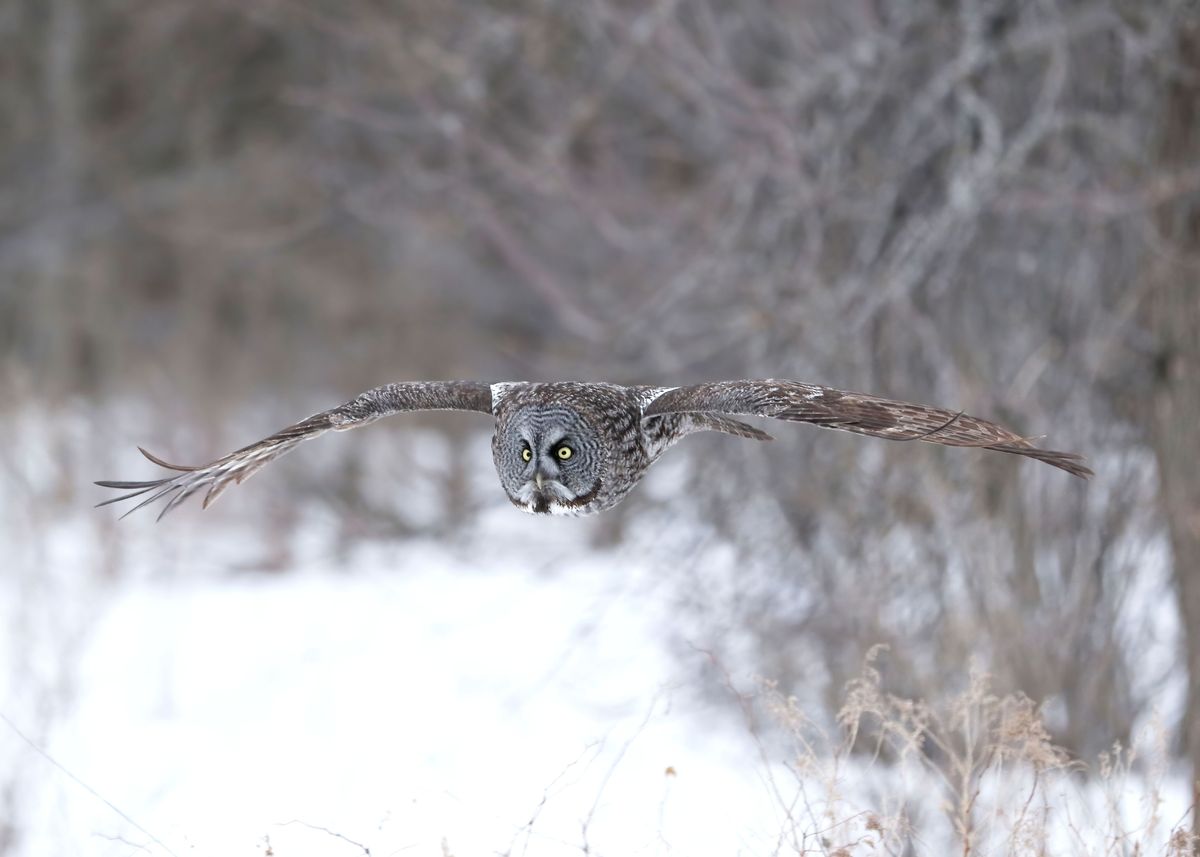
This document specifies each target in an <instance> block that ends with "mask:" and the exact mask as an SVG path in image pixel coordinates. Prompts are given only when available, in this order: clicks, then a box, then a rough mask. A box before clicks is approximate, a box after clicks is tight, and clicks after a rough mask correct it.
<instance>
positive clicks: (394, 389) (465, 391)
mask: <svg viewBox="0 0 1200 857" xmlns="http://www.w3.org/2000/svg"><path fill="white" fill-rule="evenodd" d="M409 411H477V412H479V413H484V414H491V413H492V388H491V386H490V385H488V384H482V383H479V382H476V381H405V382H401V383H399V384H385V385H384V386H382V387H376V388H374V389H372V390H367V391H366V392H365V393H362V394H361V395H359V396H357V397H355V398H354V399H351V400H350V401H349V402H346V403H345V404H344V405H340V406H339V407H336V408H332V409H330V410H328V411H321V412H320V413H319V414H313V415H312V416H311V417H309V418H308V419H305V420H301V421H300V422H298V423H296V424H295V425H290V426H288V427H287V428H285V429H281V430H280V431H277V432H275V434H273V435H271V436H270V437H265V438H263V439H262V440H260V441H258V442H256V443H252V444H250V445H249V446H244V447H242V448H241V449H239V450H236V451H234V452H231V453H229V454H228V455H226V456H223V457H222V458H218V459H217V460H216V461H212V462H210V463H208V464H203V465H199V466H187V465H181V464H169V463H167V462H166V461H163V460H162V459H161V458H158V457H157V456H155V455H152V454H151V453H149V452H147V451H146V450H144V449H142V448H141V447H140V446H139V447H138V450H139V451H140V452H141V453H142V455H144V456H146V458H148V459H150V461H152V462H154V463H155V464H157V465H158V466H159V467H165V468H166V469H168V470H173V471H175V475H174V476H168V477H166V478H164V479H154V480H150V481H147V482H114V481H110V480H102V481H100V482H97V483H96V484H97V485H99V486H101V487H102V488H116V489H119V490H122V491H128V492H129V493H127V494H122V495H120V496H119V497H113V498H112V499H111V500H105V501H104V502H102V503H98V504H97V505H99V506H107V505H108V504H109V503H119V502H121V501H122V500H129V499H132V498H134V497H139V496H141V495H142V494H146V493H150V496H149V497H147V498H146V499H144V500H142V501H141V502H140V503H138V504H137V505H136V506H134V507H133V508H132V509H130V510H129V511H128V512H126V513H125V514H126V515H128V514H129V513H130V512H135V511H137V510H138V509H140V508H142V507H143V506H147V505H149V504H151V503H153V502H155V501H156V500H161V499H163V498H166V503H165V504H164V506H163V508H162V510H161V511H160V512H159V514H158V517H159V518H160V519H161V518H162V516H163V515H165V514H166V513H167V512H169V511H171V510H172V509H174V508H175V507H176V506H178V505H179V504H181V503H182V502H183V501H184V500H186V499H187V498H188V497H190V496H192V495H193V494H195V493H196V492H197V491H200V490H201V489H204V492H205V493H204V502H203V507H204V508H208V505H209V504H210V503H212V502H213V501H214V500H216V499H217V497H219V496H220V495H221V492H222V491H224V490H225V489H226V488H228V487H229V486H230V485H233V484H235V483H239V482H242V481H243V480H245V479H247V478H248V477H250V476H252V475H253V474H254V473H256V472H257V471H258V469H259V468H260V467H262V466H263V465H264V464H266V463H267V462H270V461H274V460H275V459H276V458H279V456H281V455H283V454H284V453H286V452H290V451H291V450H292V449H294V448H295V447H296V446H298V445H299V444H301V443H302V442H304V441H306V440H311V439H312V438H314V437H316V436H317V435H321V434H324V433H325V432H327V431H330V430H333V431H345V430H347V429H352V428H359V427H360V426H365V425H367V424H368V423H372V422H374V421H375V420H377V419H379V418H380V417H386V416H390V415H392V414H399V413H405V412H409ZM151 492H152V493H151ZM122 517H124V515H122Z"/></svg>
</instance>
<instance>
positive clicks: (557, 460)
mask: <svg viewBox="0 0 1200 857" xmlns="http://www.w3.org/2000/svg"><path fill="white" fill-rule="evenodd" d="M425 410H451V411H478V412H479V413H483V414H488V415H490V416H491V417H492V418H493V419H494V421H495V433H494V434H493V435H492V458H493V459H494V461H495V463H496V472H497V473H498V474H499V476H500V485H501V486H502V487H503V488H504V493H505V494H507V495H508V499H509V500H510V501H511V502H512V504H513V505H514V506H516V507H517V508H518V509H521V510H522V511H525V512H532V513H535V514H553V515H589V514H592V513H594V512H602V511H604V510H605V509H610V508H612V507H613V506H615V505H616V504H617V503H618V502H620V501H621V499H622V498H623V497H624V496H625V495H626V494H628V493H629V492H630V490H631V489H632V488H633V486H634V485H636V484H637V483H638V482H639V481H640V480H641V478H642V476H643V475H645V473H646V469H647V468H648V467H649V466H650V465H651V464H653V463H654V462H655V461H657V460H658V457H659V456H660V455H662V454H663V452H665V451H666V450H667V449H668V448H669V447H670V446H671V445H673V444H674V443H675V442H676V441H678V440H679V439H680V438H682V437H685V436H686V435H689V434H692V433H694V432H698V431H719V432H725V433H726V434H732V435H737V436H739V437H748V438H753V439H755V440H770V439H771V436H770V435H769V434H767V433H766V432H763V431H760V430H759V429H757V428H754V427H753V426H749V425H746V424H745V423H743V422H741V421H739V420H736V419H733V418H732V417H731V416H730V415H732V414H736V415H749V416H757V417H773V418H775V419H780V420H789V421H792V422H804V423H813V424H814V425H818V426H821V427H823V428H832V429H841V430H843V431H852V432H856V433H858V434H865V435H870V436H872V437H882V438H887V439H888V440H901V441H904V440H921V441H926V442H928V443H940V444H945V445H947V446H973V447H980V448H983V449H994V450H997V451H999V452H1010V453H1013V454H1015V455H1024V456H1027V457H1029V458H1036V459H1037V460H1038V461H1044V462H1046V463H1047V464H1052V465H1054V466H1055V467H1058V468H1061V469H1063V470H1065V471H1067V472H1068V473H1071V474H1073V475H1075V476H1079V477H1083V478H1087V477H1088V476H1091V475H1092V471H1091V470H1089V469H1088V468H1087V467H1086V466H1084V464H1083V459H1082V458H1081V457H1080V456H1078V455H1074V454H1072V453H1069V452H1053V451H1051V450H1046V449H1039V448H1038V447H1036V446H1034V445H1033V443H1032V442H1031V441H1030V440H1028V439H1027V438H1024V437H1022V436H1020V435H1018V434H1015V433H1013V432H1011V431H1009V430H1008V429H1006V428H1002V427H1001V426H998V425H996V424H995V423H991V422H988V421H987V420H981V419H979V418H977V417H971V416H967V415H966V414H964V413H962V412H958V413H955V412H953V411H945V410H941V409H940V408H930V407H926V406H924V405H914V404H910V403H908V402H898V401H892V400H890V399H881V398H878V397H876V396H867V395H863V394H861V393H849V392H846V391H844V390H834V389H832V388H830V387H822V386H819V385H817V384H805V383H801V382H799V381H778V380H772V379H768V380H763V381H720V382H716V383H711V384H696V385H694V386H689V387H622V386H618V385H616V384H589V383H577V382H564V383H546V384H538V383H525V382H509V383H500V384H483V383H479V382H475V381H429V382H418V381H406V382H401V383H399V384H387V385H385V386H383V387H376V388H375V389H373V390H368V391H367V392H365V393H363V394H362V395H360V396H358V397H357V398H355V399H352V400H350V401H349V402H347V403H346V404H344V405H341V406H340V407H337V408H333V409H332V410H328V411H322V412H321V413H319V414H314V415H313V416H311V417H309V418H308V419H306V420H302V421H301V422H298V423H296V424H295V425H292V426H288V427H287V428H285V429H283V430H282V431H278V432H276V433H275V434H273V435H271V436H270V437H267V438H264V439H262V440H260V441H258V442H257V443H252V444H250V445H249V446H246V447H243V448H241V449H239V450H237V451H236V452H231V453H229V455H226V456H225V457H223V458H218V459H217V460H216V461H213V462H212V463H210V464H205V465H201V466H199V467H184V466H181V465H178V464H168V463H167V462H165V461H163V460H162V459H159V458H157V457H155V456H153V455H151V454H150V453H149V452H146V450H144V449H142V450H141V452H142V454H143V455H144V456H146V458H148V459H150V460H151V461H152V462H154V463H155V464H157V465H160V466H161V467H165V468H167V469H168V470H174V471H177V473H176V474H175V475H172V476H168V477H166V478H165V479H157V480H152V481H149V482H111V481H103V482H97V483H96V484H97V485H100V486H103V487H105V488H118V489H122V490H127V491H129V492H130V493H128V494H122V495H121V496H119V497H114V498H113V499H111V500H106V501H104V502H103V503H101V504H100V505H101V506H103V505H107V504H108V503H116V502H119V501H121V500H128V499H130V498H132V497H138V496H140V495H142V494H146V493H148V492H152V493H150V496H149V497H147V498H146V499H144V500H142V501H141V502H140V503H139V504H138V505H136V506H134V507H133V509H130V510H129V511H130V512H132V511H134V510H136V509H140V508H141V507H142V506H145V505H148V504H150V503H153V502H155V501H156V500H161V499H164V498H165V499H166V503H165V504H164V505H163V508H162V511H161V512H160V513H159V517H160V518H161V517H162V516H163V515H165V514H166V513H167V512H169V511H171V509H174V508H175V507H176V506H178V505H179V504H180V503H182V502H183V501H184V500H186V499H187V498H188V497H190V496H191V495H192V494H195V493H196V492H197V491H199V490H201V489H205V494H204V506H205V507H207V506H208V504H209V503H211V502H212V501H213V500H215V499H216V498H217V497H218V496H219V495H220V494H221V492H222V491H224V490H225V489H226V488H227V487H229V486H230V485H231V484H233V483H235V482H241V481H242V480H243V479H245V478H246V477H248V476H251V475H252V474H254V473H255V472H256V471H257V470H258V469H259V468H260V467H262V466H263V465H264V464H266V463H267V462H268V461H271V460H273V459H275V458H278V457H279V456H281V455H283V454H284V453H285V452H288V451H289V450H291V449H292V448H293V447H295V446H296V445H298V444H299V443H301V442H302V441H305V440H308V439H310V438H314V437H316V436H317V435H319V434H323V433H324V432H327V431H329V430H330V429H333V430H335V431H344V430H345V429H352V428H358V427H360V426H364V425H366V424H367V423H370V422H374V421H375V420H377V419H379V418H380V417H385V416H388V415H390V414H397V413H403V412H405V411H425ZM139 449H141V448H140V447H139ZM126 514H129V513H128V512H126Z"/></svg>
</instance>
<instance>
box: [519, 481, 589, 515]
mask: <svg viewBox="0 0 1200 857" xmlns="http://www.w3.org/2000/svg"><path fill="white" fill-rule="evenodd" d="M594 493H595V492H591V494H594ZM510 499H511V500H512V501H513V505H514V506H516V507H517V508H518V509H520V510H521V511H523V512H528V513H529V514H531V515H561V516H564V517H578V516H580V515H586V514H587V513H588V510H587V508H586V504H587V503H588V502H590V501H591V499H592V498H591V496H590V495H589V496H585V497H582V498H579V499H576V498H574V497H572V496H571V495H570V493H569V492H568V491H567V489H566V487H565V486H564V485H562V484H561V483H559V482H555V481H548V482H542V486H541V488H538V487H537V485H536V484H535V483H533V482H526V483H525V484H524V485H522V486H521V487H520V488H519V489H518V490H517V496H516V497H511V498H510Z"/></svg>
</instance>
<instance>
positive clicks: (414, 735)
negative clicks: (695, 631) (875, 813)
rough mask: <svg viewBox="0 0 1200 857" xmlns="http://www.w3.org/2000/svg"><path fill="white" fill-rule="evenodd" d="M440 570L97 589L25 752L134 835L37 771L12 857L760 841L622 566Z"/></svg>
mask: <svg viewBox="0 0 1200 857" xmlns="http://www.w3.org/2000/svg"><path fill="white" fill-rule="evenodd" d="M454 565H455V562H454V560H453V558H451V557H448V556H446V555H444V554H443V553H442V552H441V551H439V550H438V549H437V548H435V547H430V546H418V547H415V548H410V549H402V550H400V551H398V552H397V556H396V557H395V559H394V561H393V562H390V563H388V564H387V565H386V566H377V567H373V568H364V569H359V570H356V571H354V572H353V573H349V574H347V573H343V572H340V571H338V570H329V571H326V572H322V571H321V570H312V571H309V572H306V573H304V574H302V575H300V576H297V577H293V576H286V577H283V576H281V577H276V578H266V579H264V578H262V577H256V578H254V579H245V578H243V579H225V580H214V581H210V582H207V583H201V584H191V585H187V586H177V585H173V584H165V585H164V584H152V585H147V586H138V587H130V588H127V589H123V591H120V592H119V593H117V594H116V595H115V597H114V598H113V599H112V602H111V603H110V605H109V606H108V609H107V610H106V611H105V615H104V617H103V618H102V619H101V620H100V621H99V622H98V623H97V625H96V627H95V629H94V632H93V634H92V635H91V639H90V640H89V642H88V644H87V646H86V653H85V655H84V658H83V662H82V664H81V667H80V671H79V676H80V678H79V686H78V689H77V693H76V698H75V700H74V704H73V706H72V708H71V711H70V713H69V715H68V716H67V717H66V718H65V720H64V722H63V723H62V724H61V726H60V727H59V728H58V729H57V730H56V731H55V733H54V735H53V739H52V740H51V742H50V743H49V746H48V748H47V749H48V750H49V752H50V753H51V755H53V756H54V758H55V759H57V760H59V761H60V762H61V763H62V764H64V765H65V766H66V767H68V768H69V769H70V771H71V772H72V773H73V774H75V775H76V776H77V777H79V778H80V779H81V780H83V781H84V782H86V783H87V784H88V785H90V786H91V787H92V788H94V789H95V790H96V791H97V792H99V793H100V794H101V795H103V796H104V797H105V798H106V799H107V800H109V801H111V802H112V803H114V804H115V805H116V806H118V807H119V808H120V809H121V810H122V811H123V812H124V813H126V814H127V815H128V816H129V817H130V818H132V819H134V820H135V821H136V822H137V823H138V824H139V825H140V826H141V827H143V828H144V829H145V831H146V832H141V831H137V830H136V829H131V826H130V824H129V823H128V822H126V821H125V820H123V819H122V818H121V817H119V816H117V815H116V814H115V813H114V812H113V811H112V809H110V808H109V807H108V806H106V805H105V804H103V803H101V802H100V801H98V800H96V799H94V798H93V797H92V796H90V795H88V794H87V793H85V792H83V791H82V790H81V789H80V787H79V786H78V785H77V784H76V783H74V782H71V781H70V780H68V779H67V778H65V777H63V776H57V775H52V776H50V777H49V778H47V779H48V781H47V782H46V783H45V791H44V793H43V795H42V796H41V798H40V800H39V801H38V803H37V805H36V807H35V808H34V819H35V820H34V823H33V827H32V829H31V830H30V831H29V832H28V836H29V838H28V840H27V841H26V842H25V849H26V851H25V853H28V854H30V855H34V854H50V853H62V854H66V853H114V854H124V853H129V850H130V849H129V846H128V845H126V844H124V843H123V842H115V840H116V839H117V838H120V839H122V840H125V841H127V842H132V843H137V844H139V845H143V846H145V845H147V844H148V841H147V835H148V834H153V836H155V837H156V838H157V839H159V840H160V841H161V842H162V843H164V844H166V845H167V846H169V847H170V848H171V849H172V850H173V851H175V852H177V853H185V852H186V853H198V854H235V853H243V854H252V853H255V850H254V849H255V848H256V847H258V848H261V849H264V850H265V847H266V844H267V843H268V842H269V843H270V845H271V847H272V849H273V850H274V852H275V853H276V854H280V855H284V854H317V853H323V854H330V853H354V852H355V849H354V848H351V847H346V846H347V845H348V843H341V847H339V842H338V841H335V840H336V836H335V834H341V835H342V836H344V837H346V838H347V839H349V840H354V841H356V842H359V843H362V845H363V846H365V847H367V848H370V850H371V853H372V854H389V853H396V852H404V851H406V850H408V851H411V853H417V854H437V853H440V851H441V848H442V845H441V843H442V842H443V841H445V842H446V843H447V848H448V850H450V851H451V852H452V853H462V854H487V853H494V852H507V851H509V850H511V851H512V852H513V853H526V854H531V855H536V854H559V853H574V852H577V851H578V850H579V849H580V848H582V847H584V846H585V845H587V846H589V847H590V848H591V849H592V850H593V851H595V852H596V853H620V854H631V853H635V854H637V853H666V852H669V851H675V852H678V853H689V854H695V853H712V854H718V853H721V854H737V853H763V852H764V851H770V850H771V848H772V844H771V842H770V841H764V839H763V837H764V836H768V837H769V836H770V834H771V832H772V830H773V829H775V830H777V824H776V823H775V821H774V820H773V819H772V818H771V815H772V813H771V805H772V804H771V801H770V799H769V795H768V794H766V793H765V792H764V790H763V784H762V783H761V782H760V780H759V779H758V776H757V773H756V768H757V766H756V765H755V764H741V763H740V762H739V760H745V759H751V760H752V759H753V746H752V745H750V744H749V742H748V741H747V740H746V739H745V736H739V735H737V734H736V733H735V732H734V731H733V730H729V731H727V732H716V733H714V732H711V731H704V730H700V729H697V728H696V724H695V723H694V722H692V718H689V717H688V715H687V712H680V711H678V710H676V709H674V708H673V706H672V702H673V699H674V697H675V691H674V690H673V688H672V664H671V663H670V662H669V661H668V660H667V659H666V658H665V656H664V653H663V652H662V651H661V647H660V646H658V645H657V639H656V634H655V631H654V625H655V623H656V622H658V621H660V620H661V616H658V615H656V613H655V610H654V605H653V603H652V602H647V601H644V600H638V599H625V598H622V594H623V593H622V590H634V589H636V586H637V583H638V581H637V575H638V571H639V570H638V569H636V568H633V569H631V568H624V569H614V568H612V567H611V566H609V565H608V564H606V563H605V562H603V561H590V562H582V563H579V565H578V566H577V567H576V568H574V569H572V573H571V577H570V580H569V581H568V580H566V579H564V578H562V577H554V578H547V577H545V576H543V575H539V574H538V573H537V572H536V571H531V570H529V569H527V568H522V567H520V565H519V564H516V563H513V562H512V561H511V560H510V561H505V560H504V559H499V560H498V561H495V562H490V563H488V565H487V566H486V567H481V568H475V569H470V570H463V569H455V568H454ZM618 575H619V576H620V577H623V578H624V580H623V581H618V582H616V584H615V585H614V576H618ZM669 769H670V770H671V771H672V772H673V773H668V770H669ZM585 826H586V829H585ZM147 832H148V833H147ZM108 838H112V839H113V840H114V842H113V843H111V844H108V846H107V847H106V843H107V842H108ZM151 850H153V849H151Z"/></svg>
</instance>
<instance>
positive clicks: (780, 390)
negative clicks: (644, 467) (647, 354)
mask: <svg viewBox="0 0 1200 857" xmlns="http://www.w3.org/2000/svg"><path fill="white" fill-rule="evenodd" d="M666 413H707V414H747V415H753V416H759V417H771V418H774V419H779V420H789V421H792V422H804V423H812V424H814V425H817V426H820V427H822V428H831V429H840V430H842V431H851V432H855V433H856V434H863V435H868V436H870V437H882V438H886V439H888V440H921V441H925V442H926V443H940V444H944V445H946V446H972V447H979V448H981V449H993V450H996V451H997V452H1007V453H1011V454H1013V455H1023V456H1026V457H1028V458H1034V459H1037V460H1038V461H1044V462H1045V463H1046V464H1050V465H1052V466H1054V467H1058V468H1060V469H1062V470H1065V471H1067V472H1068V473H1070V474H1072V475H1073V476H1078V477H1080V478H1082V479H1086V478H1088V477H1089V476H1091V475H1092V471H1091V470H1090V469H1089V468H1088V467H1087V466H1086V465H1085V464H1084V463H1083V457H1082V456H1080V455H1076V454H1075V453H1070V452H1056V451H1054V450H1049V449H1041V448H1039V447H1037V446H1035V445H1034V444H1033V442H1032V441H1031V440H1029V439H1028V438H1025V437H1022V436H1021V435H1019V434H1016V433H1015V432H1013V431H1010V430H1009V429H1006V428H1004V427H1003V426H1000V425H997V424H996V423H993V422H989V421H988V420H983V419H980V418H978V417H972V416H969V415H967V414H964V413H962V412H961V411H958V412H955V411H947V410H943V409H942V408H932V407H928V406H926V405H918V404H914V403H912V402H901V401H896V400H893V399H883V398H880V397H878V396H868V395H866V394H864V393H851V392H849V391H846V390H835V389H833V388H832V387H823V386H821V385H819V384H805V383H803V382H800V381H783V380H775V379H767V380H761V381H719V382H716V383H711V384H696V385H693V386H688V387H674V388H669V389H667V390H666V391H665V392H663V393H661V394H660V395H658V396H657V397H655V398H654V399H653V400H652V401H650V402H649V403H648V404H646V405H645V406H644V407H643V411H642V415H643V417H650V416H654V415H656V414H666Z"/></svg>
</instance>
